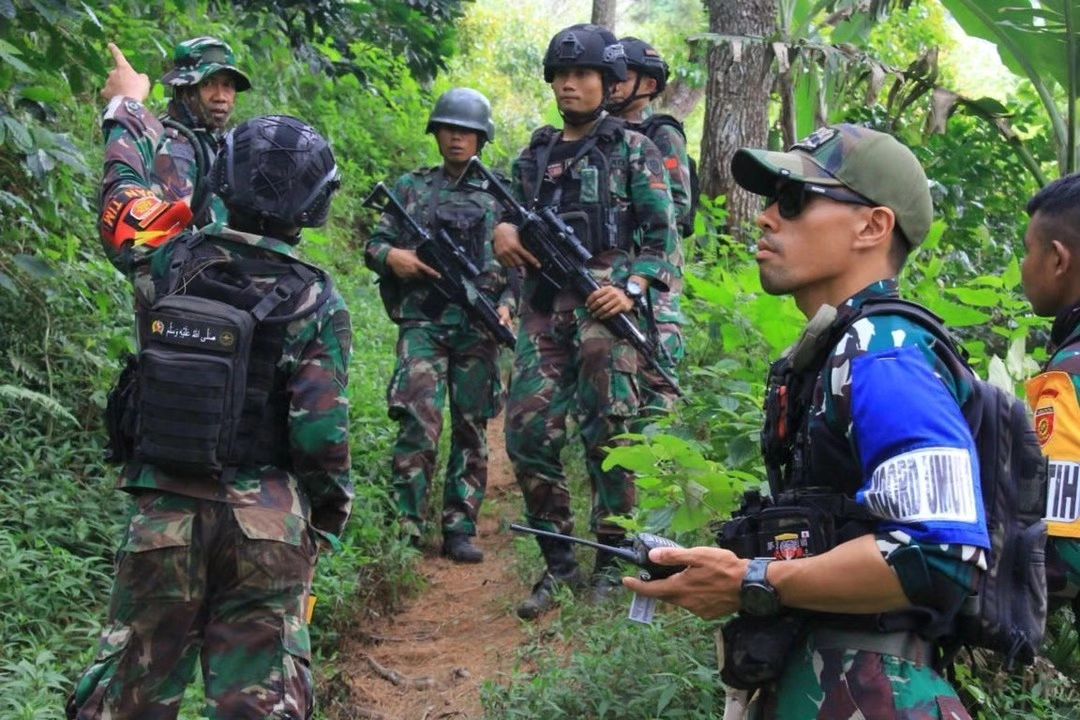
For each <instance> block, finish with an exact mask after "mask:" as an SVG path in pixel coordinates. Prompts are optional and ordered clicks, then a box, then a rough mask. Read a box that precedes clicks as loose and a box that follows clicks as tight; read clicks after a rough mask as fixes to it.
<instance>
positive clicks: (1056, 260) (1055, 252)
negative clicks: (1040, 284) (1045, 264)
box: [1048, 240, 1080, 279]
mask: <svg viewBox="0 0 1080 720" xmlns="http://www.w3.org/2000/svg"><path fill="white" fill-rule="evenodd" d="M1048 249H1049V251H1050V252H1049V254H1050V271H1051V273H1053V275H1054V277H1055V278H1062V279H1069V278H1070V277H1071V276H1072V275H1073V274H1074V273H1076V272H1077V271H1080V266H1078V265H1080V257H1078V256H1077V254H1076V253H1075V252H1073V248H1072V246H1071V245H1069V244H1068V243H1063V242H1061V241H1060V240H1051V241H1050V247H1049V248H1048Z"/></svg>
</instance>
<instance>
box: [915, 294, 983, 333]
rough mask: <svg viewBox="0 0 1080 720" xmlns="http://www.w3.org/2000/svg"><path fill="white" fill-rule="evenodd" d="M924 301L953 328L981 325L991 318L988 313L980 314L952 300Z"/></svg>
mask: <svg viewBox="0 0 1080 720" xmlns="http://www.w3.org/2000/svg"><path fill="white" fill-rule="evenodd" d="M923 301H924V302H925V303H926V306H927V307H928V308H930V310H931V311H932V312H934V313H936V314H937V315H938V316H939V317H941V319H942V320H944V321H945V324H946V325H951V326H953V327H969V326H971V325H981V324H982V323H985V322H986V321H987V320H989V319H990V316H989V315H987V314H986V313H983V312H979V311H978V310H975V309H974V308H970V307H968V306H966V305H960V304H959V303H955V302H952V301H951V300H946V299H945V298H944V297H941V296H937V297H933V296H930V297H926V298H924V299H923Z"/></svg>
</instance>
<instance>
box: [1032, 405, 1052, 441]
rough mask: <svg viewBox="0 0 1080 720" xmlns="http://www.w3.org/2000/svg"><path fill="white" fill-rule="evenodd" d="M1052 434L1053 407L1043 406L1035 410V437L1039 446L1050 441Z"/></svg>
mask: <svg viewBox="0 0 1080 720" xmlns="http://www.w3.org/2000/svg"><path fill="white" fill-rule="evenodd" d="M1053 434H1054V408H1053V407H1044V408H1039V409H1038V410H1036V411H1035V437H1036V438H1037V439H1038V441H1039V445H1040V446H1045V445H1046V443H1048V442H1050V437H1051V436H1052V435H1053Z"/></svg>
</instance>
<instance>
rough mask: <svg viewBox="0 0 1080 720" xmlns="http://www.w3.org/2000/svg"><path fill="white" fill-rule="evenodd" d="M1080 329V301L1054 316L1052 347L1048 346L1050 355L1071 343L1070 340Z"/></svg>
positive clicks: (1051, 337)
mask: <svg viewBox="0 0 1080 720" xmlns="http://www.w3.org/2000/svg"><path fill="white" fill-rule="evenodd" d="M1078 330H1080V303H1077V304H1076V305H1073V306H1072V307H1070V308H1067V309H1065V310H1062V311H1061V312H1059V313H1058V314H1057V317H1055V318H1054V324H1053V326H1052V327H1051V328H1050V347H1049V348H1048V350H1049V353H1050V355H1053V354H1054V353H1056V352H1057V351H1058V348H1060V347H1062V346H1064V345H1067V344H1069V343H1068V341H1069V340H1070V339H1073V338H1074V336H1076V335H1077V334H1078V333H1077V331H1078Z"/></svg>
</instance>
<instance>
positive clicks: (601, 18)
mask: <svg viewBox="0 0 1080 720" xmlns="http://www.w3.org/2000/svg"><path fill="white" fill-rule="evenodd" d="M615 3H616V0H593V3H592V23H593V25H603V26H604V27H606V28H607V29H608V30H610V31H611V32H615Z"/></svg>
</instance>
